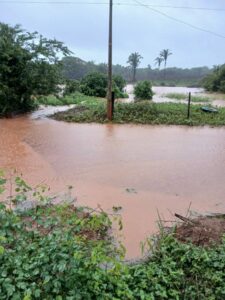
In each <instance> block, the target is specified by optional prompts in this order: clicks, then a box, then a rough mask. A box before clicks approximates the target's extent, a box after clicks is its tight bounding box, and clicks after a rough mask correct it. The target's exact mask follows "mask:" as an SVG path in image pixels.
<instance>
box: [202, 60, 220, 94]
mask: <svg viewBox="0 0 225 300" xmlns="http://www.w3.org/2000/svg"><path fill="white" fill-rule="evenodd" d="M203 86H204V88H205V89H206V90H207V91H210V92H222V93H225V64H224V65H221V66H216V67H214V70H213V73H212V74H209V75H208V76H206V77H205V78H204V79H203Z"/></svg>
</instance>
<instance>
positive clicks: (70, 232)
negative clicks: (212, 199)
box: [0, 172, 225, 300]
mask: <svg viewBox="0 0 225 300" xmlns="http://www.w3.org/2000/svg"><path fill="white" fill-rule="evenodd" d="M0 175H1V176H0V193H1V194H2V195H1V196H2V198H3V200H4V199H5V200H8V199H9V200H10V203H8V202H7V201H6V204H4V202H2V203H1V204H0V298H1V299H2V300H4V299H14V300H17V299H18V300H21V299H23V300H32V299H46V300H47V299H49V300H50V299H57V300H64V299H65V300H79V299H80V300H82V299H90V300H92V299H100V300H101V299H102V300H105V299H118V300H154V299H157V300H161V299H178V300H181V299H185V300H198V299H202V300H208V299H211V300H218V299H224V297H225V273H224V268H225V260H224V253H225V239H222V240H221V239H220V241H217V244H215V245H212V246H211V247H205V248H204V247H202V246H195V245H193V244H191V243H190V242H186V243H182V242H180V241H179V239H177V237H176V227H174V230H173V231H172V232H171V233H169V234H164V233H163V231H161V234H160V235H159V236H158V242H157V243H155V240H152V239H148V240H147V244H148V247H149V248H146V250H147V251H148V252H149V253H151V255H150V256H149V257H148V259H146V260H145V261H142V262H136V263H131V264H129V263H126V264H125V263H124V250H123V247H121V246H119V244H118V245H116V244H115V243H114V242H113V239H112V238H111V237H110V234H109V230H110V228H111V225H112V222H111V220H110V218H109V216H108V215H107V214H106V213H105V212H104V211H102V210H101V208H100V207H99V208H98V209H96V210H94V209H89V208H82V207H78V206H76V205H75V204H74V203H71V202H70V201H69V202H67V201H66V202H65V200H66V199H64V202H62V203H61V204H57V205H53V203H51V201H50V199H49V198H48V197H47V196H44V195H43V194H42V192H43V191H42V188H40V189H37V188H35V189H32V188H31V187H29V186H28V185H27V183H25V182H24V180H22V179H21V178H19V177H16V178H15V181H14V184H13V179H12V178H10V184H11V186H12V187H13V190H14V191H15V194H11V196H10V198H8V197H6V196H4V192H5V193H6V192H7V190H6V185H7V179H6V178H5V176H4V174H3V173H2V172H1V174H0ZM30 198H32V199H33V198H34V199H38V202H35V203H36V204H35V206H34V207H33V208H31V207H30V208H26V205H25V204H27V201H28V202H29V199H30ZM11 204H14V207H17V209H14V210H13V209H12V207H11V208H10V205H11ZM18 204H20V209H18ZM21 204H22V205H23V206H22V207H23V209H21ZM6 205H7V206H6ZM16 205H17V206H16Z"/></svg>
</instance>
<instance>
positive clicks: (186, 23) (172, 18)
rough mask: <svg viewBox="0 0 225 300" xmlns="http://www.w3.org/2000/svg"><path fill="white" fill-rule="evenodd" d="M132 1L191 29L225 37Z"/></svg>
mask: <svg viewBox="0 0 225 300" xmlns="http://www.w3.org/2000/svg"><path fill="white" fill-rule="evenodd" d="M133 1H134V2H136V3H137V4H139V5H140V6H142V7H145V8H147V9H150V10H151V11H153V12H155V13H157V14H160V15H162V16H164V17H166V18H168V19H170V20H173V21H175V22H178V23H181V24H184V25H187V26H189V27H191V28H193V29H196V30H199V31H203V32H206V33H209V34H211V35H214V36H217V37H220V38H223V39H225V36H224V35H222V34H219V33H216V32H214V31H211V30H207V29H204V28H201V27H198V26H195V25H193V24H190V23H188V22H185V21H183V20H180V19H177V18H174V17H172V16H170V15H168V14H166V13H164V12H162V11H160V10H158V9H155V8H152V7H150V6H149V5H148V4H144V3H141V2H140V1H138V0H133Z"/></svg>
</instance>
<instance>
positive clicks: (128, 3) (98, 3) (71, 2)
mask: <svg viewBox="0 0 225 300" xmlns="http://www.w3.org/2000/svg"><path fill="white" fill-rule="evenodd" d="M1 3H4V4H75V5H108V2H84V1H82V2H81V1H21V0H20V1H16V0H8V1H7V0H5V1H4V0H3V1H0V4H1ZM113 5H118V6H119V5H121V6H123V5H124V6H143V5H146V6H149V7H152V8H154V7H160V8H170V9H188V10H205V11H218V12H222V11H225V8H208V7H192V6H173V5H158V4H144V3H143V4H137V3H130V2H116V3H114V4H113Z"/></svg>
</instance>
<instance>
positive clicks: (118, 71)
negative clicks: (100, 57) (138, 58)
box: [62, 56, 212, 87]
mask: <svg viewBox="0 0 225 300" xmlns="http://www.w3.org/2000/svg"><path fill="white" fill-rule="evenodd" d="M160 59H161V60H162V58H161V57H160ZM62 64H63V77H65V78H68V79H77V80H81V79H82V78H83V77H84V76H86V75H87V74H89V73H92V72H100V73H104V74H105V75H107V64H103V63H101V64H95V63H94V62H93V61H88V62H86V61H83V60H81V59H80V58H78V57H72V56H70V57H65V58H63V59H62ZM160 64H161V63H160ZM157 65H158V63H157ZM211 72H212V70H211V69H209V68H207V67H198V68H191V69H182V68H167V69H166V71H165V72H164V70H159V69H158V68H152V67H151V66H150V65H148V66H147V67H143V68H140V67H137V69H136V75H135V76H136V80H137V81H141V80H149V81H152V82H154V85H155V84H157V85H162V84H163V85H166V86H193V87H196V86H200V84H201V80H202V79H203V78H204V77H205V76H207V75H208V74H210V73H211ZM113 74H114V75H120V76H122V77H123V78H124V79H125V80H126V81H127V82H131V81H132V80H133V69H132V67H131V68H128V67H126V66H122V65H118V64H117V65H114V66H113ZM165 74H166V79H165Z"/></svg>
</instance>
